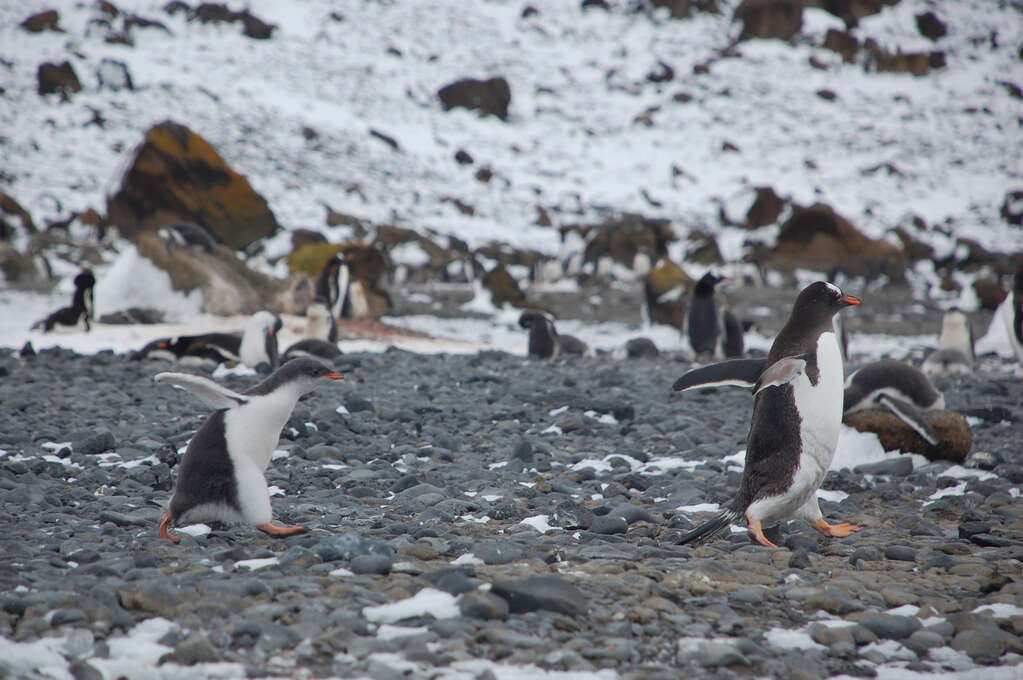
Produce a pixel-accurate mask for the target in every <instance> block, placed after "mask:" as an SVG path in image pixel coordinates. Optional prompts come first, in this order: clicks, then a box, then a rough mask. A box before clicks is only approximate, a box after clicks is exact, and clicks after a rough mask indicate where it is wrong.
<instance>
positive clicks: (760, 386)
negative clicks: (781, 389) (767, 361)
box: [753, 357, 806, 396]
mask: <svg viewBox="0 0 1023 680" xmlns="http://www.w3.org/2000/svg"><path fill="white" fill-rule="evenodd" d="M804 373H806V360H805V359H800V358H798V357H786V358H784V359H779V360H778V361H776V362H774V363H773V364H771V365H770V366H768V367H767V369H765V370H764V372H763V373H761V374H760V378H759V379H758V380H757V382H756V384H755V385H754V386H753V395H754V396H756V395H758V394H760V393H761V392H763V391H764V390H766V389H767V388H768V387H778V386H781V385H787V384H788V383H790V382H792V381H793V380H795V379H796V378H798V377H799V376H801V375H803V374H804Z"/></svg>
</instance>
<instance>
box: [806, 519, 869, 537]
mask: <svg viewBox="0 0 1023 680" xmlns="http://www.w3.org/2000/svg"><path fill="white" fill-rule="evenodd" d="M813 528H814V529H816V530H817V531H819V532H821V533H822V534H824V535H825V536H830V537H832V538H845V537H846V536H852V535H853V534H854V533H855V532H857V531H859V530H860V529H861V528H862V527H858V526H856V525H855V524H850V523H849V522H842V523H841V524H828V523H827V522H825V521H824V520H823V519H819V520H817V521H816V522H814V523H813Z"/></svg>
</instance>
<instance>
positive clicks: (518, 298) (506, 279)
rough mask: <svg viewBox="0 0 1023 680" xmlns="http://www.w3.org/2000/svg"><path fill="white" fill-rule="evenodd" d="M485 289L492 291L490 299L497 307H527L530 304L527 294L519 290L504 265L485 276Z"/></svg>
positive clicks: (517, 284) (516, 282) (498, 266)
mask: <svg viewBox="0 0 1023 680" xmlns="http://www.w3.org/2000/svg"><path fill="white" fill-rule="evenodd" d="M482 282H483V287H484V288H486V289H487V290H489V291H490V299H491V301H492V302H493V303H494V306H495V307H501V306H503V305H504V304H506V303H507V304H509V305H511V306H513V307H525V306H527V305H528V304H529V303H528V302H527V300H526V294H525V293H523V292H522V289H521V288H519V283H518V281H516V280H515V277H513V276H512V275H511V274H509V273H508V270H507V269H505V268H504V265H500V264H499V265H497V266H496V267H494V268H493V269H491V270H490V271H489V272H487V273H486V274H484V275H483V281H482Z"/></svg>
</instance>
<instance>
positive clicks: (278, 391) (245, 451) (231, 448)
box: [154, 359, 343, 543]
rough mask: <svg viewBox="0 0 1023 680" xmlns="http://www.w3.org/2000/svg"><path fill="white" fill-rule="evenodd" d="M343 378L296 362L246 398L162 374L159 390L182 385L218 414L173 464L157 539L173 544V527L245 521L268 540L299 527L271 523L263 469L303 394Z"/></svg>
mask: <svg viewBox="0 0 1023 680" xmlns="http://www.w3.org/2000/svg"><path fill="white" fill-rule="evenodd" d="M342 377H343V376H342V375H341V374H340V373H336V372H334V371H332V370H331V369H329V368H327V367H326V366H324V365H323V364H321V363H320V362H318V361H314V360H312V359H295V360H294V361H289V362H288V363H286V364H284V365H283V366H282V367H281V368H279V369H278V370H277V371H276V372H274V373H273V375H271V376H270V377H268V378H267V379H266V380H264V381H263V382H261V383H259V384H258V385H256V386H255V387H253V388H252V389H250V390H248V391H246V392H245V393H243V394H239V393H237V392H234V391H232V390H229V389H227V388H226V387H223V386H221V385H219V384H217V383H215V382H213V381H212V380H209V379H207V378H202V377H200V376H197V375H189V374H187V373H159V374H157V375H156V377H155V378H154V379H155V380H156V382H158V383H162V384H170V385H176V386H178V387H183V388H185V389H187V390H189V391H190V392H192V393H193V394H195V395H196V396H198V397H199V398H200V399H202V400H203V401H205V402H206V403H207V404H209V405H210V406H212V407H213V408H214V409H216V410H215V411H214V412H213V413H212V414H211V415H210V416H209V417H208V418H207V419H206V422H204V423H203V424H202V426H201V427H200V428H199V430H198V431H197V432H196V433H195V436H194V437H192V441H191V442H189V444H188V448H187V449H186V450H185V455H184V457H183V458H182V459H181V464H180V465H179V466H178V480H177V484H176V485H175V487H174V495H173V497H172V498H171V501H170V507H169V508H168V509H167V511H166V512H165V513H164V514H163V517H162V518H161V519H160V537H161V538H166V539H169V540H171V541H173V542H175V543H177V542H178V541H180V540H181V539H180V538H178V537H176V536H173V535H171V534H170V533H168V531H167V530H168V529H169V528H170V527H171V526H174V525H176V524H180V523H185V524H187V523H194V522H202V521H216V520H220V521H228V522H236V521H243V522H247V523H249V524H251V525H253V526H255V527H256V528H257V529H260V530H261V531H264V532H266V533H268V534H270V535H271V536H290V535H291V534H297V533H300V532H302V531H305V529H304V527H300V526H293V527H282V526H278V525H276V524H274V523H273V522H271V519H272V514H271V510H270V493H269V491H268V489H267V486H266V477H265V476H264V474H263V473H264V471H265V470H266V466H267V464H268V463H269V462H270V456H271V455H272V454H273V451H274V448H275V447H276V446H277V441H278V439H279V438H280V436H281V430H282V429H283V428H284V425H285V424H286V423H287V422H288V418H289V417H290V416H291V412H292V410H293V409H294V408H295V404H297V403H298V399H299V397H301V396H302V395H303V394H306V393H308V392H311V391H313V390H314V389H316V387H317V386H319V385H320V384H321V383H322V381H323V380H324V379H330V380H341V379H342Z"/></svg>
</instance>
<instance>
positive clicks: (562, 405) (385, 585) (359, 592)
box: [0, 350, 1023, 680]
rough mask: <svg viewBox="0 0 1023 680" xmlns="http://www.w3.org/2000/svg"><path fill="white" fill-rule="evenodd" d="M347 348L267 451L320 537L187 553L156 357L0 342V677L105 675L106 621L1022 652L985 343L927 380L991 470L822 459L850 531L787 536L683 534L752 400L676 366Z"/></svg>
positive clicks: (477, 641) (326, 641) (293, 650)
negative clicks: (171, 537) (971, 366)
mask: <svg viewBox="0 0 1023 680" xmlns="http://www.w3.org/2000/svg"><path fill="white" fill-rule="evenodd" d="M341 367H342V370H343V371H344V372H345V374H346V379H345V381H344V382H343V383H341V384H340V385H327V386H324V387H321V388H320V389H319V390H318V391H317V392H314V393H313V394H311V395H309V396H307V397H306V398H304V399H303V400H302V401H301V402H300V403H299V405H298V407H297V408H296V410H295V413H294V416H293V417H292V419H291V421H290V422H289V424H288V425H287V426H286V428H285V432H284V436H283V437H282V439H281V442H280V445H279V449H280V452H281V453H280V454H279V455H278V456H276V457H275V459H274V460H273V461H272V462H271V464H270V467H269V469H268V471H267V479H268V482H269V484H270V485H271V486H272V487H276V489H278V490H279V494H278V495H276V496H275V497H274V498H273V506H274V513H275V517H276V519H277V520H278V521H281V522H284V523H289V524H290V523H300V524H303V525H305V526H306V527H308V528H309V529H310V531H309V533H307V534H304V535H300V536H295V537H291V538H287V539H275V538H271V537H268V536H266V535H264V534H262V533H260V532H258V531H256V530H254V529H252V528H250V527H246V526H224V525H214V526H213V527H212V529H213V530H212V532H210V533H206V534H199V535H196V536H191V535H185V536H184V538H183V540H182V542H181V544H180V545H176V546H175V545H173V544H171V543H170V542H169V541H165V540H161V539H160V538H159V537H158V536H157V522H158V520H159V517H160V514H161V513H162V509H163V507H164V506H165V504H166V503H167V501H168V500H169V497H170V493H171V490H172V486H173V481H174V478H175V466H176V464H177V462H178V460H179V454H178V451H183V449H184V446H185V444H186V443H187V441H188V440H189V438H190V437H191V436H192V434H193V433H194V432H195V430H196V428H197V427H198V426H199V424H200V423H201V422H202V420H203V418H204V417H205V416H206V410H205V407H204V406H203V405H202V403H201V402H200V401H199V400H198V399H196V398H195V397H194V396H192V395H190V394H188V393H185V392H182V391H178V390H173V389H171V388H168V387H166V386H160V385H156V384H154V383H153V381H152V376H153V375H154V374H155V373H157V372H159V371H162V370H168V368H169V367H168V365H167V364H165V363H163V362H159V361H144V362H133V361H129V360H128V359H127V358H126V357H125V356H122V355H116V354H114V353H111V352H106V353H100V354H98V355H94V356H79V355H75V354H73V353H70V352H67V351H64V350H48V351H44V352H40V353H39V354H38V355H37V356H29V357H20V356H18V355H16V354H9V355H7V356H2V357H0V376H2V377H0V384H2V387H3V389H2V397H0V399H2V404H3V408H2V409H0V450H2V451H3V452H4V453H3V454H0V508H2V511H0V551H2V554H3V557H2V558H0V593H2V595H0V635H2V639H0V677H75V678H99V677H117V675H118V673H119V672H118V671H117V670H116V669H117V668H118V666H117V661H118V657H119V655H123V654H125V652H124V651H123V649H122V647H121V646H119V645H120V643H119V642H118V641H119V640H120V639H121V638H122V637H123V636H124V635H125V634H126V633H128V632H133V634H134V635H135V636H136V639H137V638H138V636H143V637H144V633H145V632H146V631H148V634H149V635H150V638H151V640H150V642H149V643H148V644H150V645H151V646H152V645H156V646H155V647H152V649H155V650H156V651H155V652H153V654H155V660H152V661H151V663H152V664H160V666H159V669H155V666H154V667H153V668H150V669H148V670H146V671H145V672H143V671H142V670H139V671H138V674H137V675H136V674H134V673H129V674H128V676H129V677H178V676H175V675H174V672H179V673H180V677H213V676H217V677H233V676H235V675H238V676H245V675H248V676H250V677H262V676H275V675H282V676H285V677H308V676H310V675H312V676H326V675H336V676H341V677H363V676H368V677H372V678H375V679H379V680H386V679H390V678H401V677H415V678H419V677H424V678H425V677H431V678H456V677H457V678H461V677H464V678H476V677H479V678H484V679H486V678H498V677H500V678H505V677H509V678H510V677H523V675H522V674H523V673H525V671H524V670H523V668H524V667H528V666H530V665H533V666H537V667H539V668H541V669H546V670H549V671H566V673H565V674H564V675H563V676H562V677H566V678H568V677H580V676H579V675H572V673H568V672H567V671H584V672H585V671H589V672H590V673H589V674H588V675H586V676H585V677H594V678H596V677H600V678H603V677H609V678H610V677H616V674H617V675H618V676H620V677H624V678H636V679H639V678H677V677H681V676H684V677H691V678H732V677H740V676H742V677H748V676H757V677H774V678H797V677H798V678H816V677H832V676H836V675H843V674H845V675H849V676H857V677H874V676H875V675H878V674H880V675H881V676H882V677H884V676H885V674H889V675H890V674H891V673H893V672H895V671H894V670H893V669H896V668H903V667H905V668H909V669H912V670H918V671H922V672H936V671H940V670H942V669H953V670H966V669H973V670H972V671H971V672H977V670H976V669H978V668H980V667H985V668H984V670H983V672H988V673H991V672H996V671H998V669H990V668H987V667H990V666H1001V667H1002V668H1001V671H1004V672H1005V673H1006V674H1005V675H999V676H995V675H991V676H990V677H1014V676H1013V675H1012V673H1019V672H1023V671H1021V670H1020V667H1019V665H1020V664H1023V643H1021V642H1020V639H1021V638H1020V635H1021V634H1023V574H1021V560H1023V504H1021V503H1020V502H1019V496H1020V486H1021V484H1023V465H1021V463H1023V452H1021V449H1023V388H1021V386H1020V382H1019V378H1018V375H1017V374H1016V373H1015V372H1013V369H1012V367H1011V366H1009V365H1008V364H1007V363H1005V362H1002V361H1001V360H999V359H996V358H986V359H985V360H984V362H983V363H982V365H981V367H980V369H979V370H977V371H976V372H975V373H974V374H972V375H970V376H967V377H964V378H962V379H960V380H958V381H956V382H946V383H943V384H941V385H939V386H940V387H942V388H943V389H944V390H945V393H946V398H947V401H948V406H949V408H951V409H955V410H960V411H966V412H968V413H971V414H973V416H974V417H973V418H972V419H971V423H972V425H973V429H974V451H973V453H972V454H971V457H970V459H969V460H968V461H967V463H966V467H968V468H972V469H973V471H974V472H975V473H985V474H980V475H979V476H978V475H977V474H974V475H973V476H967V477H962V476H957V475H956V470H955V469H954V468H950V465H949V464H948V463H927V464H922V465H919V466H917V467H916V468H915V469H914V468H913V467H912V466H911V465H908V464H907V460H908V459H907V458H900V459H895V460H891V461H888V462H883V463H880V464H876V465H874V466H873V467H871V468H869V469H867V470H863V469H859V470H844V471H842V472H838V473H836V472H832V473H830V474H829V476H828V478H827V479H826V481H825V483H824V488H825V489H828V490H832V491H840V492H844V494H847V496H845V498H844V500H841V501H840V502H828V501H826V502H822V509H823V510H824V513H825V516H826V517H827V518H829V519H831V520H841V521H851V522H854V523H856V524H860V525H861V526H863V527H864V529H863V531H861V532H859V533H857V534H855V535H853V536H852V537H850V538H847V539H830V540H826V539H823V538H821V537H820V536H819V535H817V534H816V532H814V531H812V530H811V529H810V528H809V527H807V526H806V525H804V524H801V523H798V522H793V523H790V524H788V525H786V526H781V527H778V528H777V529H776V531H777V534H776V536H777V541H778V542H779V545H780V546H782V547H780V548H778V549H767V548H763V547H760V546H755V545H752V544H751V543H750V542H749V540H748V537H747V536H746V534H745V533H744V532H736V533H733V534H732V535H730V536H725V537H721V538H717V539H715V540H713V541H710V542H706V543H703V544H701V545H697V546H685V547H680V546H677V545H676V541H677V538H678V537H679V536H680V535H681V534H682V533H684V532H685V531H686V530H687V529H688V528H690V527H692V526H694V525H695V524H696V523H698V522H699V521H701V519H705V518H706V517H707V515H703V514H700V513H696V512H691V511H680V510H679V508H680V507H686V506H693V505H697V504H700V503H721V502H727V501H728V500H729V499H730V498H731V494H732V493H733V492H734V491H735V489H736V488H737V487H738V483H739V478H740V475H741V473H740V471H739V469H738V467H737V466H735V465H734V464H730V463H728V462H727V461H725V460H723V459H724V458H725V457H726V456H730V455H732V454H735V453H736V452H737V451H739V450H740V449H742V448H743V447H744V439H745V435H746V429H747V427H748V418H749V413H750V410H751V406H752V402H751V400H750V398H749V395H748V393H746V392H745V391H743V390H738V389H717V390H707V391H703V392H699V393H687V394H685V395H684V396H681V397H680V396H678V395H670V394H669V390H670V386H671V383H672V382H673V380H674V379H675V378H676V377H677V376H678V375H680V374H681V373H683V372H684V371H685V370H686V369H687V368H689V365H688V364H686V363H684V362H682V361H681V360H679V359H678V358H677V357H674V356H665V355H662V356H661V357H660V358H657V359H632V360H614V359H611V358H608V357H598V358H593V359H583V358H573V357H565V358H560V359H558V360H555V361H534V360H529V359H525V358H521V357H515V356H511V355H508V354H504V353H496V352H490V353H481V354H478V355H474V356H448V355H431V356H424V355H416V354H411V353H407V352H402V351H397V350H391V351H388V352H385V353H382V354H353V355H347V356H346V357H344V359H343V361H342V366H341ZM170 370H174V369H170ZM256 380H257V378H255V377H248V376H228V377H226V378H224V379H223V380H222V382H224V383H225V384H227V385H228V386H230V387H232V388H234V389H238V390H243V389H245V388H247V387H248V386H250V385H251V384H253V383H254V382H255V381H256ZM341 407H343V408H341ZM272 490H273V489H272ZM938 492H943V493H938ZM935 494H937V496H936V497H934V498H932V497H933V496H935ZM841 495H842V494H834V495H833V496H832V497H834V498H839V497H841ZM417 594H419V597H418V598H417V600H415V601H414V602H413V603H406V606H405V607H404V608H403V609H402V610H400V611H399V612H398V613H396V614H395V613H393V612H391V611H390V610H388V609H386V608H377V607H379V606H380V605H384V604H387V603H392V602H398V601H402V600H406V599H407V598H411V597H412V596H415V595H417ZM420 602H425V603H426V605H425V606H424V608H422V609H420V610H419V611H418V613H417V611H416V607H415V606H414V605H415V604H416V603H420ZM146 626H148V628H146ZM52 639H59V640H60V641H61V642H60V644H59V645H56V646H51V647H47V649H50V650H51V651H50V652H48V654H47V655H42V653H41V652H40V653H39V655H36V656H32V655H30V654H25V653H21V654H15V653H14V652H15V651H18V650H20V651H21V652H25V650H38V649H42V647H39V646H36V647H33V646H32V645H42V644H43V642H45V641H46V640H52ZM41 641H43V642H41ZM147 649H148V648H147ZM481 660H489V661H491V662H493V663H494V664H495V665H490V666H488V665H486V664H483V665H481V664H482V661H481ZM44 661H45V663H44ZM223 662H230V664H229V665H225V663H223ZM179 665H180V666H191V667H190V668H186V669H184V670H181V669H180V668H179ZM43 666H47V667H48V668H49V670H47V669H46V668H43ZM1011 666H1016V668H1009V667H1011ZM140 668H141V667H140ZM33 669H35V670H33ZM174 669H178V670H177V671H174ZM217 669H220V670H219V671H218V670H217ZM157 670H159V673H158V672H157ZM147 673H148V675H147ZM217 673H220V675H217ZM535 677H540V676H539V675H538V676H535ZM550 677H559V676H558V674H554V675H551V676H550ZM900 677H905V676H900ZM980 677H984V676H980ZM1015 677H1018V676H1015Z"/></svg>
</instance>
